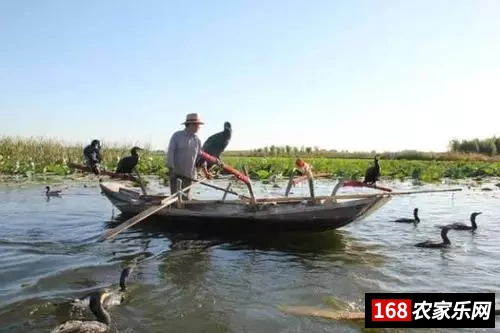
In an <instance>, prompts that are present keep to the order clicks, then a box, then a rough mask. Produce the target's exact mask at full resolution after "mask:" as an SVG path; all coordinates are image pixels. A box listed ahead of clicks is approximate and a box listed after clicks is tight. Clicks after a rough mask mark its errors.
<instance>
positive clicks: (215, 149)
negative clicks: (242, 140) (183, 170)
mask: <svg viewBox="0 0 500 333" xmlns="http://www.w3.org/2000/svg"><path fill="white" fill-rule="evenodd" d="M232 133H233V130H232V127H231V123H230V122H228V121H226V122H224V130H223V131H222V132H218V133H215V134H213V135H211V136H210V137H208V139H207V140H206V141H205V143H204V144H203V147H202V148H201V149H202V150H203V151H204V152H205V153H207V154H209V155H212V156H213V157H216V158H218V159H220V155H221V154H222V153H223V152H224V150H226V148H227V145H228V144H229V141H230V140H231V136H232ZM203 162H204V160H201V159H200V160H199V161H198V163H197V166H200V165H202V164H203ZM212 165H213V164H212V163H210V162H208V161H207V168H210V167H211V166H212Z"/></svg>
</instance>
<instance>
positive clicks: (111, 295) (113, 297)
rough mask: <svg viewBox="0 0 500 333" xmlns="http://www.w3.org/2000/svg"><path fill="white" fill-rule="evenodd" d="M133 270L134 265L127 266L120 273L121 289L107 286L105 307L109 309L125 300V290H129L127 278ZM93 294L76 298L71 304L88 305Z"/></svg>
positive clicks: (77, 305)
mask: <svg viewBox="0 0 500 333" xmlns="http://www.w3.org/2000/svg"><path fill="white" fill-rule="evenodd" d="M131 272H132V267H126V268H124V269H123V270H122V272H121V275H120V283H119V284H120V289H110V288H106V289H105V291H106V298H105V299H104V300H103V306H104V308H105V309H107V310H109V309H110V308H112V307H114V306H116V305H120V304H121V303H123V301H124V300H125V292H126V291H127V284H126V282H127V278H128V277H129V276H130V273H131ZM91 295H92V294H90V295H87V296H86V297H84V298H81V299H75V300H74V301H73V302H72V303H71V305H72V306H76V307H87V306H89V303H90V297H91Z"/></svg>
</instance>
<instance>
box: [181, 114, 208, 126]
mask: <svg viewBox="0 0 500 333" xmlns="http://www.w3.org/2000/svg"><path fill="white" fill-rule="evenodd" d="M186 124H200V125H203V124H205V123H204V122H203V121H201V119H200V116H199V115H198V114H197V113H189V114H188V115H187V116H186V121H185V122H183V123H181V125H186Z"/></svg>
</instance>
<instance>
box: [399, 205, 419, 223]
mask: <svg viewBox="0 0 500 333" xmlns="http://www.w3.org/2000/svg"><path fill="white" fill-rule="evenodd" d="M393 222H398V223H413V224H415V225H417V223H420V219H419V218H418V208H414V209H413V218H412V219H410V218H407V217H403V218H400V219H397V220H394V221H393Z"/></svg>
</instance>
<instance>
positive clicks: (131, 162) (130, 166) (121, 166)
mask: <svg viewBox="0 0 500 333" xmlns="http://www.w3.org/2000/svg"><path fill="white" fill-rule="evenodd" d="M138 150H142V148H139V147H134V148H132V149H131V150H130V154H131V155H130V156H125V157H124V158H122V159H121V160H120V161H119V162H118V165H117V166H116V171H115V172H116V173H132V171H133V170H134V168H135V166H136V165H137V163H139V154H138V153H137V151H138Z"/></svg>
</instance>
